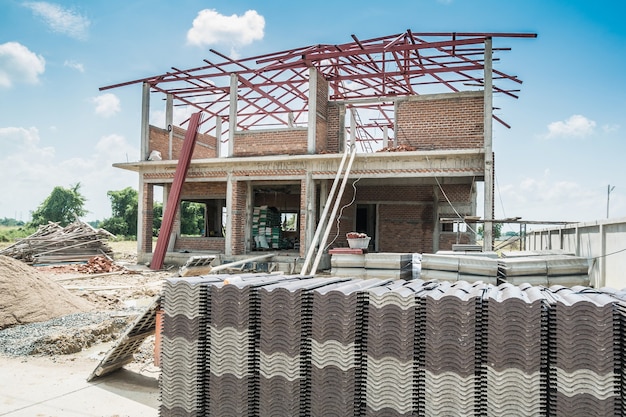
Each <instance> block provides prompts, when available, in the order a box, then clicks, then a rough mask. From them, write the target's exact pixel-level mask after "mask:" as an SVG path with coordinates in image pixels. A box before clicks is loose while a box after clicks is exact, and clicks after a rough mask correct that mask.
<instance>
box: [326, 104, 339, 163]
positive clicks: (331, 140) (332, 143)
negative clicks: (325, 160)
mask: <svg viewBox="0 0 626 417" xmlns="http://www.w3.org/2000/svg"><path fill="white" fill-rule="evenodd" d="M339 108H340V106H339V105H338V104H337V103H328V106H327V114H328V116H327V118H326V120H327V123H326V151H327V152H332V153H337V152H339V149H340V146H339V138H340V137H342V136H341V135H340V133H341V132H340V131H339V126H340V125H341V123H340V122H341V121H340V120H339Z"/></svg>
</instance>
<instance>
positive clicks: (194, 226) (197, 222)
mask: <svg viewBox="0 0 626 417" xmlns="http://www.w3.org/2000/svg"><path fill="white" fill-rule="evenodd" d="M204 209H205V205H204V204H202V203H195V202H193V201H181V203H180V233H181V234H183V235H192V236H197V235H201V234H202V233H203V231H204Z"/></svg>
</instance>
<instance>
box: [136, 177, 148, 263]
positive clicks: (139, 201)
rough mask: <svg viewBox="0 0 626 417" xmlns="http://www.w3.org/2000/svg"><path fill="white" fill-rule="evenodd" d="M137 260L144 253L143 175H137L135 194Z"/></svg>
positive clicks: (144, 206)
mask: <svg viewBox="0 0 626 417" xmlns="http://www.w3.org/2000/svg"><path fill="white" fill-rule="evenodd" d="M137 205H138V207H137V260H139V258H140V257H141V254H142V253H144V247H143V244H144V238H145V233H144V227H143V222H144V213H145V209H146V190H145V189H144V181H143V175H142V174H141V173H139V187H138V192H137Z"/></svg>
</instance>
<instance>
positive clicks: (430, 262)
mask: <svg viewBox="0 0 626 417" xmlns="http://www.w3.org/2000/svg"><path fill="white" fill-rule="evenodd" d="M420 279H423V280H426V281H429V280H439V281H467V282H484V283H487V284H496V283H497V280H498V260H497V259H496V258H493V257H490V256H477V255H476V254H475V253H471V254H469V255H463V254H457V255H453V254H439V253H436V254H430V253H428V254H427V253H425V254H422V270H421V273H420Z"/></svg>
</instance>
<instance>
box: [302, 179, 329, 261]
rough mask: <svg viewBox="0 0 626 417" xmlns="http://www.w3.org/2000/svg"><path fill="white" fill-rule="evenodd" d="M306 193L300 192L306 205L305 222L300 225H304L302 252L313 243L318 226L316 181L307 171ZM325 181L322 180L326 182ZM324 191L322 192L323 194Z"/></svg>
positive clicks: (303, 204) (303, 203) (305, 180)
mask: <svg viewBox="0 0 626 417" xmlns="http://www.w3.org/2000/svg"><path fill="white" fill-rule="evenodd" d="M303 182H304V188H305V191H304V193H301V194H300V198H301V199H304V201H301V202H300V206H301V207H305V208H306V211H305V216H304V217H305V224H303V225H300V227H304V241H303V242H300V253H301V254H305V253H306V252H307V251H308V250H309V248H310V247H311V244H312V243H313V236H314V235H315V229H316V227H317V224H316V223H317V222H316V221H315V220H316V217H317V211H316V207H315V181H314V180H313V176H312V175H311V172H307V173H306V176H305V177H304V180H303ZM324 182H325V181H322V183H324ZM323 195H324V193H322V196H323ZM301 235H302V233H301Z"/></svg>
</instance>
